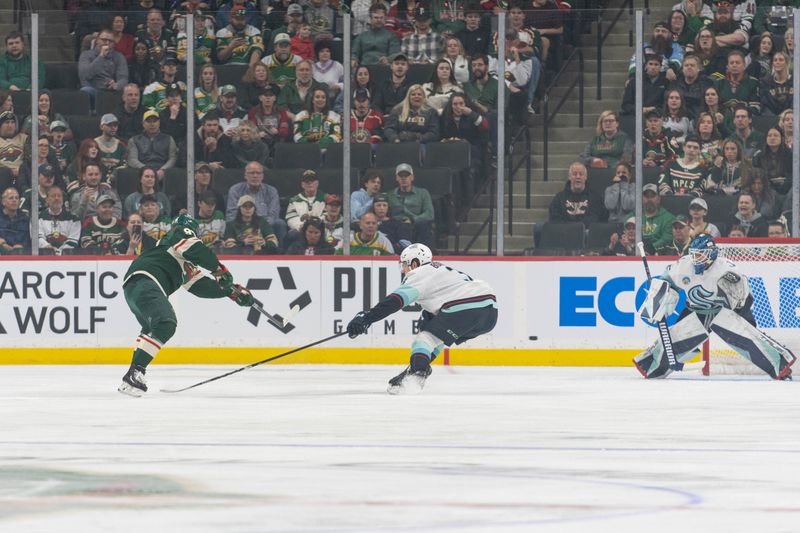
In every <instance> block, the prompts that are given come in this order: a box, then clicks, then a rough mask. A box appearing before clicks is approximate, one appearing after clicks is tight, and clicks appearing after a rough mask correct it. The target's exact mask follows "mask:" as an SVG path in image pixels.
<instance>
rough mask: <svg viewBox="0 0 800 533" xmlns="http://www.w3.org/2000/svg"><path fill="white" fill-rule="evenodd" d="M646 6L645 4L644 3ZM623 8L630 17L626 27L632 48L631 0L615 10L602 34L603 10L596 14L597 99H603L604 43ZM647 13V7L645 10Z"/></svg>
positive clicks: (625, 0) (620, 15)
mask: <svg viewBox="0 0 800 533" xmlns="http://www.w3.org/2000/svg"><path fill="white" fill-rule="evenodd" d="M645 5H647V2H645ZM625 8H627V9H628V15H629V17H630V21H631V23H630V24H629V25H628V27H629V30H628V46H633V0H624V1H623V2H622V5H621V6H620V7H619V9H618V10H617V13H616V14H615V15H614V18H613V19H612V20H611V24H609V25H608V28H607V29H606V31H605V32H603V10H602V9H601V10H599V11H598V12H597V99H598V100H602V99H603V87H602V85H601V84H602V79H603V45H604V44H605V42H606V39H607V38H608V36H609V34H610V33H611V31H612V30H613V29H614V26H616V25H617V22H619V19H620V18H621V17H622V14H623V13H624V12H625ZM647 9H648V11H649V7H648V8H647Z"/></svg>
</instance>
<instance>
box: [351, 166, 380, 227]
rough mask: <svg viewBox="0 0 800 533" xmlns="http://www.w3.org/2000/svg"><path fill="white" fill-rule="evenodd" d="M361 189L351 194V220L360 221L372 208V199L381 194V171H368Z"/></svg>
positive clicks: (362, 181)
mask: <svg viewBox="0 0 800 533" xmlns="http://www.w3.org/2000/svg"><path fill="white" fill-rule="evenodd" d="M360 183H361V188H360V189H358V190H357V191H353V192H351V193H350V220H351V222H356V221H358V219H359V218H361V215H363V214H364V213H366V212H367V211H369V210H370V208H371V207H372V199H373V198H374V197H375V195H376V194H378V193H380V192H381V185H382V184H383V176H382V175H381V173H380V171H379V170H376V169H367V171H366V172H365V173H364V175H363V176H361V180H360Z"/></svg>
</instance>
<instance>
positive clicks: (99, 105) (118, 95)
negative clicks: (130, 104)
mask: <svg viewBox="0 0 800 533" xmlns="http://www.w3.org/2000/svg"><path fill="white" fill-rule="evenodd" d="M121 102H122V92H121V91H97V97H96V99H95V103H94V106H95V109H96V112H97V116H98V117H102V116H103V115H105V114H106V113H113V112H114V109H115V108H116V107H117V106H118V105H119V104H120V103H121ZM117 118H119V117H117Z"/></svg>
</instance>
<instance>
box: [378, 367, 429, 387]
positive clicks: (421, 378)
mask: <svg viewBox="0 0 800 533" xmlns="http://www.w3.org/2000/svg"><path fill="white" fill-rule="evenodd" d="M431 372H432V370H431V367H430V365H429V366H427V367H425V368H424V369H420V370H415V371H412V370H411V367H407V368H406V369H405V370H403V371H402V372H401V373H399V374H398V375H396V376H395V377H393V378H392V379H390V380H389V388H387V389H386V392H388V393H389V394H419V393H420V392H422V389H423V388H424V387H425V380H426V379H428V376H430V375H431Z"/></svg>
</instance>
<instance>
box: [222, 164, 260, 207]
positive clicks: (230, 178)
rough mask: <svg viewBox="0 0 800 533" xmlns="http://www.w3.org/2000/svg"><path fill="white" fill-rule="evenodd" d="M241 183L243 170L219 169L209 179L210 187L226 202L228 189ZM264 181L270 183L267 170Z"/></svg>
mask: <svg viewBox="0 0 800 533" xmlns="http://www.w3.org/2000/svg"><path fill="white" fill-rule="evenodd" d="M243 181H244V169H243V168H220V169H218V170H215V171H214V175H213V177H212V178H211V186H212V187H213V189H214V190H215V191H217V192H219V193H220V194H221V195H222V196H224V197H225V200H227V199H228V189H230V188H231V187H232V186H234V185H236V184H237V183H241V182H243ZM264 181H265V182H266V183H270V181H269V170H266V176H265V177H264Z"/></svg>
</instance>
